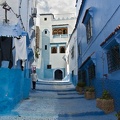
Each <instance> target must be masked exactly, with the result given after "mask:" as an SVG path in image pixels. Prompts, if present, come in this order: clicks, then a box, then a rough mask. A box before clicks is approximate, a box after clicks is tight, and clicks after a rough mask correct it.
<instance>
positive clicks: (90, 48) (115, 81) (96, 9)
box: [76, 0, 120, 111]
mask: <svg viewBox="0 0 120 120" xmlns="http://www.w3.org/2000/svg"><path fill="white" fill-rule="evenodd" d="M82 3H83V4H82V6H81V8H80V11H79V15H78V18H77V23H76V29H77V38H78V39H77V40H78V44H79V43H80V44H81V52H82V54H81V56H80V57H79V61H78V65H79V67H80V66H81V64H82V63H83V62H84V61H85V60H86V59H87V58H88V57H89V56H90V55H91V54H92V53H93V52H95V63H94V64H95V66H96V69H95V70H96V78H95V79H94V80H92V81H91V84H92V85H94V86H95V88H96V97H100V96H101V95H102V91H103V87H102V81H103V80H102V79H103V74H107V75H108V79H106V80H105V82H104V88H105V89H107V90H109V92H110V94H111V95H112V97H113V98H114V102H115V110H116V111H120V98H119V96H120V70H117V71H115V72H113V73H108V65H107V55H106V50H104V49H103V48H101V46H100V44H101V43H102V42H103V41H104V40H105V39H106V38H107V37H108V36H109V35H110V34H111V33H112V32H113V31H114V30H115V28H116V27H117V26H118V25H119V24H120V21H119V18H120V14H119V13H120V1H118V0H114V1H112V0H111V1H108V0H104V1H99V0H90V1H89V0H83V2H82ZM90 7H91V8H92V29H93V30H92V38H91V41H90V42H89V43H87V38H86V27H85V25H84V24H83V23H82V21H83V18H84V16H85V12H86V10H87V9H88V8H90ZM102 57H103V58H104V61H103V59H102ZM81 58H82V59H81ZM85 69H86V68H85ZM86 81H87V84H89V79H87V80H86Z"/></svg>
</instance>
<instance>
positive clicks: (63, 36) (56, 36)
mask: <svg viewBox="0 0 120 120" xmlns="http://www.w3.org/2000/svg"><path fill="white" fill-rule="evenodd" d="M68 37H69V35H68V34H60V35H53V38H68Z"/></svg>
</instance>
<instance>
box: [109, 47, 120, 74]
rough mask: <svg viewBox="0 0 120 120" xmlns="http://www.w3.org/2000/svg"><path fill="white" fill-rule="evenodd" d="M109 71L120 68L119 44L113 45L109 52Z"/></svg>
mask: <svg viewBox="0 0 120 120" xmlns="http://www.w3.org/2000/svg"><path fill="white" fill-rule="evenodd" d="M107 61H108V71H109V73H111V72H114V71H117V70H119V69H120V49H119V45H116V46H114V47H112V48H111V49H110V50H109V51H108V52H107Z"/></svg>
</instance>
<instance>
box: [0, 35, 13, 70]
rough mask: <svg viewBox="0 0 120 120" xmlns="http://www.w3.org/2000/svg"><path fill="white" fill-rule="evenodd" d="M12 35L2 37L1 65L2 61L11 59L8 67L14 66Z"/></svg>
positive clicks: (0, 41)
mask: <svg viewBox="0 0 120 120" xmlns="http://www.w3.org/2000/svg"><path fill="white" fill-rule="evenodd" d="M12 40H13V38H12V37H0V67H1V63H2V61H9V65H8V68H10V69H11V68H12V66H13V55H12Z"/></svg>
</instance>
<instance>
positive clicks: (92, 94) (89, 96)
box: [85, 86, 95, 100]
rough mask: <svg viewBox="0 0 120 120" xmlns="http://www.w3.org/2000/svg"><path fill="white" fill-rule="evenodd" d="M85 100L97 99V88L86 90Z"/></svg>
mask: <svg viewBox="0 0 120 120" xmlns="http://www.w3.org/2000/svg"><path fill="white" fill-rule="evenodd" d="M85 98H86V99H88V100H90V99H94V98H95V88H94V87H92V86H90V87H86V88H85Z"/></svg>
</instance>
